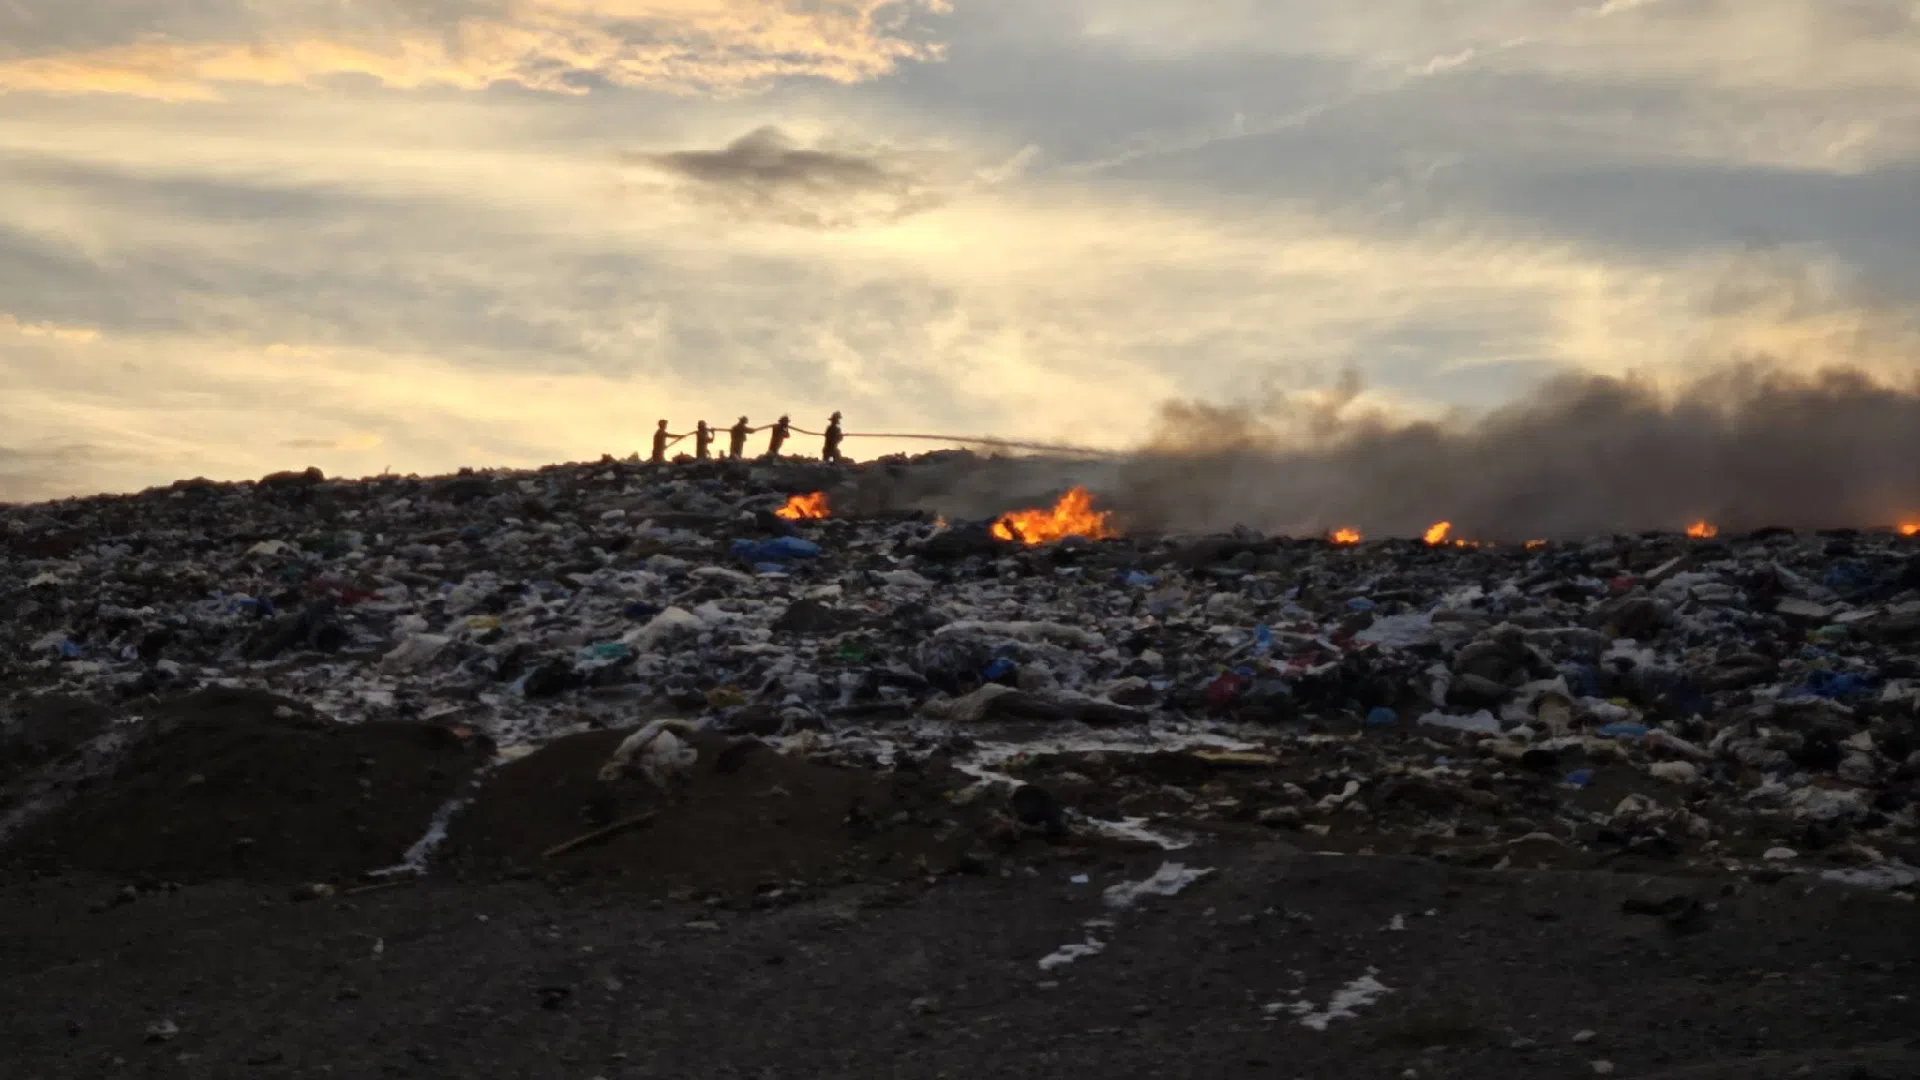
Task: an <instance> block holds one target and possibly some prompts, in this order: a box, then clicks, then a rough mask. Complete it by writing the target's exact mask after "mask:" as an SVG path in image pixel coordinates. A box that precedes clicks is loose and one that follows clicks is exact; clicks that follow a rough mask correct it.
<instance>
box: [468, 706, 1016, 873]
mask: <svg viewBox="0 0 1920 1080" xmlns="http://www.w3.org/2000/svg"><path fill="white" fill-rule="evenodd" d="M626 734H627V733H626V732H619V731H598V732H589V733H587V734H582V735H576V736H572V737H570V738H565V739H561V740H558V741H556V742H553V743H551V744H549V745H547V746H545V747H543V748H541V749H540V750H538V751H536V752H535V753H533V754H530V755H528V756H527V757H525V758H521V759H520V760H518V761H514V762H511V763H509V764H507V765H505V766H503V767H502V768H501V769H499V770H498V771H497V772H496V773H494V774H493V775H492V776H490V777H489V778H488V780H487V783H486V785H485V786H484V788H483V789H482V790H481V792H480V794H479V796H478V798H477V800H476V801H475V803H474V805H473V806H472V807H471V808H469V809H468V811H467V812H466V813H464V814H462V815H461V816H460V818H458V819H457V820H456V821H455V822H454V825H453V828H452V831H451V835H450V836H449V837H448V841H447V845H446V847H445V848H444V849H443V852H442V855H441V857H440V858H439V860H437V861H438V862H439V863H440V864H441V865H444V866H448V867H451V868H453V869H455V870H457V871H458V872H461V873H479V874H488V873H502V872H507V873H512V872H516V871H527V870H533V871H536V872H539V873H542V874H543V875H544V874H557V875H558V876H560V877H563V878H566V877H579V878H591V879H600V880H609V879H617V880H618V881H620V882H621V883H622V884H623V885H624V886H630V887H633V888H636V889H639V890H641V891H644V892H648V893H653V894H658V895H666V894H676V893H677V894H685V895H692V894H703V893H710V892H718V893H724V894H734V893H738V892H741V891H752V890H755V889H759V890H761V891H770V890H772V889H774V888H780V887H784V886H786V885H788V884H790V883H793V882H805V883H808V884H824V883H833V882H850V881H868V880H884V879H888V878H899V877H906V876H912V875H920V874H929V873H931V874H940V873H948V872H953V871H956V870H961V869H972V870H979V869H981V868H982V866H983V864H982V863H981V861H980V859H979V857H980V856H992V855H995V854H1002V853H1006V852H1008V851H1011V850H1015V849H1018V848H1021V847H1026V848H1033V847H1039V846H1044V843H1045V842H1044V840H1042V839H1039V838H1036V837H1031V836H1024V837H1023V836H1022V834H1021V833H1020V831H1019V830H1017V829H1015V828H1013V827H1012V823H1011V819H1010V818H1008V817H1007V816H1005V815H1004V813H1003V812H1002V811H1003V810H1004V803H1005V800H1004V799H1002V800H1000V804H1001V805H999V806H996V805H994V804H993V803H992V801H991V800H990V799H982V800H980V801H978V802H973V803H966V804H964V805H962V804H961V803H964V800H956V799H954V798H953V797H952V796H953V794H954V793H957V792H959V791H961V790H963V789H965V788H966V787H967V786H968V785H969V783H970V781H969V780H968V778H967V777H965V776H964V775H961V774H959V773H957V772H955V771H953V770H952V769H951V768H948V767H946V766H945V765H944V764H942V763H939V762H929V763H925V764H922V765H920V766H919V767H912V766H907V767H902V768H898V769H896V770H894V771H892V772H885V773H882V772H875V771H871V770H867V769H853V768H840V767H836V766H832V765H827V764H821V763H818V762H815V761H810V760H808V759H806V758H804V757H800V756H787V755H783V754H781V753H779V752H777V751H775V750H774V749H772V748H771V747H768V746H766V745H765V744H762V743H760V742H758V741H757V740H751V739H745V740H729V739H727V738H725V737H722V736H719V735H713V734H706V733H702V734H699V735H696V736H694V737H693V738H692V740H691V741H692V743H693V745H694V746H695V747H696V748H697V749H698V751H699V759H698V761H697V762H696V764H695V766H694V771H693V773H692V775H691V777H690V778H689V782H688V783H687V785H686V786H685V788H684V789H683V790H682V791H681V792H680V793H679V794H677V795H675V796H665V795H662V794H660V793H659V792H657V791H655V790H654V789H652V788H650V787H649V786H647V785H646V784H645V783H644V782H642V781H638V780H623V781H617V782H613V783H607V782H603V781H602V780H600V778H599V776H598V773H599V770H600V768H601V766H602V765H604V764H605V763H606V762H607V760H608V759H609V758H610V757H611V756H612V754H613V751H614V748H615V747H616V746H618V745H619V744H620V741H621V739H622V738H624V737H625V735H626ZM649 812H654V813H655V815H656V816H654V817H652V818H650V819H648V820H647V821H645V822H644V823H642V824H638V825H635V826H633V827H630V828H625V829H621V830H619V831H617V832H615V833H614V834H613V835H611V836H609V837H607V838H605V839H604V840H601V841H599V842H596V843H591V844H587V845H583V846H580V847H578V848H575V849H574V850H571V851H568V852H565V853H562V854H556V855H553V856H551V857H548V856H547V855H546V854H545V853H546V852H548V851H549V850H551V849H552V848H554V847H555V846H556V845H559V844H562V843H564V842H566V841H568V840H570V839H573V838H576V837H580V836H583V835H585V834H587V833H590V832H592V831H594V830H595V829H598V828H601V827H604V826H606V825H608V824H610V823H614V822H620V821H625V820H627V819H630V818H633V817H635V816H636V815H642V814H646V813H649Z"/></svg>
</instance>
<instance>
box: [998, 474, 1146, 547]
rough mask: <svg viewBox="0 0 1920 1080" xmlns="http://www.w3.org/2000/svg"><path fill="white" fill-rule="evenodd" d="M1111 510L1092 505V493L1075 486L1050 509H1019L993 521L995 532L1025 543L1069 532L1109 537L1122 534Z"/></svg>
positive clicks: (1048, 540)
mask: <svg viewBox="0 0 1920 1080" xmlns="http://www.w3.org/2000/svg"><path fill="white" fill-rule="evenodd" d="M1111 516H1112V515H1111V513H1110V512H1109V511H1106V510H1095V509H1094V508H1093V496H1092V495H1089V494H1087V489H1086V488H1083V487H1077V488H1073V489H1072V490H1070V491H1068V492H1067V493H1066V494H1065V495H1062V496H1060V501H1059V502H1057V503H1054V504H1053V508H1052V509H1051V510H1016V511H1014V512H1013V513H1011V514H1003V515H1001V517H1000V520H998V521H996V522H994V523H993V535H994V536H997V537H999V538H1000V539H1002V540H1006V541H1018V542H1020V543H1022V544H1047V543H1052V542H1053V541H1055V540H1063V539H1065V538H1067V537H1069V536H1084V537H1087V538H1088V539H1091V540H1109V539H1112V538H1113V537H1115V536H1118V535H1119V534H1118V533H1116V532H1114V530H1113V527H1112V526H1111V525H1109V524H1108V523H1107V519H1108V518H1109V517H1111Z"/></svg>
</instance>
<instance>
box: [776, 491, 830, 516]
mask: <svg viewBox="0 0 1920 1080" xmlns="http://www.w3.org/2000/svg"><path fill="white" fill-rule="evenodd" d="M773 516H775V517H782V518H786V519H787V520H788V521H804V520H809V519H812V518H823V517H826V516H827V493H826V492H824V491H816V492H814V493H813V494H811V495H795V496H793V497H791V498H789V499H788V500H787V505H785V506H783V507H781V508H780V509H778V510H775V511H774V512H773Z"/></svg>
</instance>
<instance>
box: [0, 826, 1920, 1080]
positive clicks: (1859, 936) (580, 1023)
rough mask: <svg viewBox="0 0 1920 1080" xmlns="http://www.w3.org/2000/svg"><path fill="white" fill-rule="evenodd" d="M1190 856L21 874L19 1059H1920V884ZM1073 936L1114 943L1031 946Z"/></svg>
mask: <svg viewBox="0 0 1920 1080" xmlns="http://www.w3.org/2000/svg"><path fill="white" fill-rule="evenodd" d="M1175 857H1176V858H1178V859H1181V860H1183V861H1184V862H1185V863H1186V864H1187V865H1188V866H1189V867H1193V868H1211V869H1212V870H1213V871H1214V873H1212V874H1211V875H1209V876H1206V877H1203V878H1202V879H1200V880H1198V881H1196V882H1194V883H1193V884H1191V885H1189V886H1188V887H1186V888H1185V889H1184V890H1183V891H1181V892H1179V893H1178V894H1177V895H1172V896H1165V897H1160V896H1148V897H1146V898H1144V899H1142V900H1140V901H1139V902H1138V903H1136V904H1134V905H1133V906H1132V907H1129V908H1124V909H1123V908H1116V907H1113V906H1112V905H1110V904H1108V903H1107V902H1105V901H1104V900H1103V892H1104V891H1105V890H1106V889H1107V888H1109V887H1111V886H1113V885H1115V884H1118V883H1123V882H1127V881H1141V880H1144V879H1146V878H1148V877H1149V876H1150V875H1151V874H1153V872H1154V871H1155V870H1156V869H1158V868H1160V867H1161V866H1162V864H1163V863H1164V862H1165V861H1166V857H1164V856H1160V855H1146V854H1138V855H1127V856H1119V857H1116V856H1113V855H1111V854H1093V853H1081V854H1078V855H1074V856H1069V857H1066V858H1062V859H1059V860H1049V861H1041V862H1039V863H1037V864H1034V863H1029V864H1026V868H1022V867H1021V866H1020V865H1014V864H1009V865H1008V866H1007V867H1006V871H1005V873H1006V876H1001V875H1000V872H999V871H998V870H996V871H995V872H994V873H993V874H991V875H988V876H953V877H947V878H942V879H939V880H938V881H937V883H928V882H926V881H915V882H911V883H894V884H890V885H874V886H861V887H853V888H838V889H828V890H824V891H819V892H814V893H811V894H806V895H802V896H799V897H793V898H786V901H785V902H782V903H777V904H775V905H774V906H770V907H763V908H761V909H759V910H753V909H751V908H750V907H748V906H745V905H742V906H741V907H739V908H719V907H714V908H703V907H697V906H690V905H684V904H674V903H671V902H669V903H665V904H662V903H661V902H659V901H645V900H640V899H636V898H634V897H633V895H632V894H631V893H618V894H616V893H610V892H608V891H606V890H604V889H602V888H599V887H594V888H587V889H579V890H571V891H569V890H566V889H555V888H554V887H553V886H551V885H550V884H544V883H534V882H520V883H515V882H500V883H494V884H489V885H484V886H457V885H450V884H444V883H441V884H434V883H417V884H411V885H406V886H402V887H397V888H392V889H389V890H386V891H379V892H369V893H363V894H359V895H354V896H346V895H338V896H333V897H324V898H321V899H317V900H311V901H306V902H299V901H296V900H294V899H292V898H291V897H290V896H289V894H288V893H287V891H286V890H285V889H283V888H280V887H269V886H265V885H251V886H249V885H237V884H224V885H220V884H208V885H198V886H184V887H181V888H179V889H177V890H173V891H166V890H162V891H157V892H150V893H143V894H141V895H140V896H139V897H138V898H137V899H133V900H131V901H129V902H126V903H121V904H118V905H115V906H111V907H108V908H106V909H105V910H89V908H90V905H91V906H93V907H99V906H100V905H97V904H94V903H93V902H94V901H96V900H97V899H99V898H100V897H101V896H102V895H108V896H110V895H112V893H113V891H114V890H115V889H117V888H118V887H119V885H118V883H117V882H111V881H100V882H97V883H90V882H87V881H84V880H82V879H78V878H75V877H71V876H69V877H63V878H59V879H49V880H47V881H42V882H40V883H37V884H32V885H14V886H10V887H8V888H6V889H5V890H4V892H0V972H4V974H0V1047H4V1048H5V1049H4V1050H0V1055H4V1058H5V1062H6V1067H5V1068H4V1070H0V1071H3V1072H4V1073H5V1075H7V1076H11V1077H37V1078H44V1080H52V1078H55V1077H98V1076H158V1077H228V1076H232V1077H262V1078H265V1077H322V1076H332V1077H372V1076H414V1077H543V1078H544V1077H579V1078H582V1080H585V1078H588V1077H596V1076H599V1077H607V1078H609V1080H614V1078H622V1077H752V1078H756V1080H759V1078H772V1077H814V1076H899V1077H938V1076H963V1075H978V1076H1043V1075H1044V1076H1052V1077H1082V1076H1084V1077H1133V1076H1138V1077H1178V1076H1193V1077H1221V1076H1259V1077H1335V1076H1341V1077H1347V1076H1351V1077H1371V1076H1386V1077H1397V1076H1418V1077H1474V1078H1489V1077H1552V1076H1592V1075H1601V1074H1602V1072H1603V1071H1605V1070H1610V1075H1613V1076H1620V1077H1676V1078H1677V1077H1683V1076H1684V1077H1726V1078H1733V1077H1781V1078H1785V1077H1789V1076H1795V1077H1797V1076H1814V1077H1834V1078H1838V1077H1890V1078H1892V1077H1912V1076H1920V1040H1916V1038H1915V1036H1916V1032H1920V1027H1916V1021H1917V1020H1920V1007H1916V1003H1915V994H1916V992H1920V989H1917V988H1920V977H1916V976H1917V975H1920V909H1916V907H1915V906H1914V905H1913V904H1912V903H1910V902H1907V901H1904V900H1900V899H1897V898H1893V897H1889V896H1887V895H1885V894H1874V893H1867V892H1861V891H1848V890H1840V889H1835V888H1831V887H1825V886H1818V887H1812V888H1809V887H1807V886H1805V885H1803V884H1797V883H1795V882H1792V881H1779V882H1774V883H1771V884H1769V883H1765V882H1756V881H1751V880H1745V879H1742V880H1735V881H1725V882H1723V881H1717V880H1709V879H1670V878H1669V879H1661V878H1651V877H1638V876H1631V875H1625V874H1593V875H1588V874H1571V873H1552V872H1539V873H1517V872H1504V873H1490V872H1486V871H1474V870H1466V869H1459V868H1445V867H1440V866H1435V865H1433V864H1430V863H1421V862H1412V861H1402V860H1393V859H1379V858H1363V857H1335V856H1310V855H1300V854H1295V853H1293V852H1291V851H1290V850H1289V849H1285V848H1282V847H1279V846H1277V845H1269V846H1263V847H1253V848H1249V847H1236V848H1234V849H1231V850H1204V849H1203V850H1194V851H1187V852H1181V853H1177V855H1176V856H1175ZM1081 874H1084V875H1086V876H1087V881H1086V883H1084V884H1078V883H1075V881H1074V880H1073V879H1074V877H1075V876H1077V875H1081ZM1694 901H1699V902H1700V903H1699V904H1697V905H1696V904H1695V903H1693V902H1694ZM1089 919H1109V920H1111V921H1112V923H1113V925H1112V926H1110V927H1105V928H1101V929H1100V930H1098V931H1097V932H1093V931H1090V930H1089V928H1088V927H1087V926H1086V925H1085V924H1086V922H1087V920H1089ZM1090 936H1098V937H1101V938H1103V939H1104V940H1106V942H1107V945H1106V948H1105V950H1104V951H1103V952H1099V953H1097V954H1094V955H1088V956H1082V957H1080V958H1078V959H1076V960H1073V961H1072V962H1069V963H1065V964H1063V965H1061V966H1058V967H1055V968H1053V969H1051V970H1043V969H1042V967H1041V966H1040V963H1039V962H1040V960H1041V958H1043V957H1046V956H1048V955H1049V954H1051V953H1054V952H1055V950H1057V949H1059V948H1060V947H1061V946H1063V945H1067V944H1071V943H1075V942H1081V941H1084V940H1086V939H1088V938H1089V937H1090ZM1368 979H1371V980H1373V981H1374V982H1375V983H1377V984H1378V986H1380V987H1384V988H1385V989H1384V991H1380V992H1377V993H1374V992H1371V991H1369V990H1368V989H1367V986H1368V985H1369V984H1368V983H1367V980H1368ZM1343 989H1344V990H1345V991H1346V994H1345V996H1344V998H1343V997H1342V991H1343ZM1343 1000H1344V1001H1345V1002H1346V1004H1348V1005H1350V1006H1351V1008H1350V1010H1349V1011H1350V1013H1351V1015H1344V1016H1343V1015H1340V1014H1341V1009H1340V1007H1339V1006H1340V1005H1341V1003H1342V1001H1343ZM1316 1023H1319V1024H1322V1025H1323V1027H1324V1030H1316V1028H1315V1027H1314V1026H1313V1025H1314V1024H1316ZM176 1028H177V1033H171V1032H173V1031H174V1029H176ZM150 1031H152V1032H154V1034H152V1035H150V1034H149V1032H150ZM170 1033H171V1034H170ZM1587 1033H1590V1034H1587ZM1596 1063H1597V1064H1596Z"/></svg>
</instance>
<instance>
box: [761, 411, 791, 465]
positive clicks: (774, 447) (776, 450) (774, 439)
mask: <svg viewBox="0 0 1920 1080" xmlns="http://www.w3.org/2000/svg"><path fill="white" fill-rule="evenodd" d="M792 423H793V422H792V421H791V420H788V419H787V418H786V417H785V416H782V417H781V418H780V422H779V423H777V424H774V425H773V434H772V435H770V436H768V437H767V456H768V457H770V458H777V457H779V456H780V448H781V447H782V446H785V445H786V444H787V437H788V436H789V435H792V434H793V430H792Z"/></svg>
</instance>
